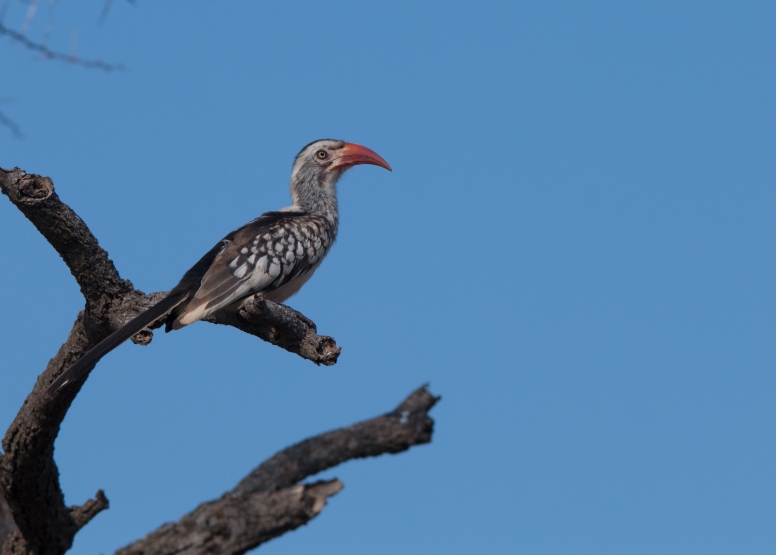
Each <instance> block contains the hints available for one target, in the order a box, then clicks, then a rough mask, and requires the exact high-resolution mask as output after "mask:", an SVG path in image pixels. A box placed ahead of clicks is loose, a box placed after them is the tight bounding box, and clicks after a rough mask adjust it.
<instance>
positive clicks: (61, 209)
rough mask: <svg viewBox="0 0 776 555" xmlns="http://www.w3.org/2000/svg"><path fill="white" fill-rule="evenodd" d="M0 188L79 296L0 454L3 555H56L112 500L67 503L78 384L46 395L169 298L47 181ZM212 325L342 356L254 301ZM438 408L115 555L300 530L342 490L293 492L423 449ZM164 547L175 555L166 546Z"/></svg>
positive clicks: (421, 395)
mask: <svg viewBox="0 0 776 555" xmlns="http://www.w3.org/2000/svg"><path fill="white" fill-rule="evenodd" d="M0 191H1V192H2V193H3V194H5V195H6V196H7V197H8V198H9V199H10V200H11V202H13V204H14V205H15V206H16V207H17V208H19V210H20V211H21V212H22V213H23V214H24V215H25V216H26V217H27V218H28V219H29V220H30V221H31V222H32V223H33V225H35V227H36V228H37V229H38V231H39V232H40V233H41V234H42V235H43V236H44V237H45V238H46V239H47V240H48V241H49V243H50V244H51V245H52V246H53V247H54V249H55V250H56V251H57V253H59V255H60V256H61V257H62V259H63V260H64V261H65V263H66V264H67V266H68V267H69V268H70V271H71V273H72V274H73V276H74V277H75V278H76V281H77V282H78V284H79V286H80V287H81V291H82V292H83V294H84V298H85V299H86V310H84V311H83V312H81V313H80V314H79V315H78V317H77V319H76V321H75V323H74V324H73V328H72V330H71V332H70V334H69V336H68V338H67V341H66V342H65V343H64V344H63V345H62V346H61V347H60V349H59V351H58V352H57V354H56V356H54V358H52V359H51V360H50V361H49V363H48V365H47V367H46V369H45V371H44V372H43V373H42V374H41V375H40V376H39V377H38V380H37V382H36V383H35V386H34V387H33V390H32V392H31V393H30V394H29V396H28V397H27V400H26V401H25V403H24V404H23V405H22V407H21V409H20V410H19V413H18V414H17V416H16V418H15V419H14V421H13V423H12V424H11V426H10V427H9V428H8V431H7V432H6V434H5V437H4V438H3V441H2V446H3V450H4V451H5V453H4V454H3V455H0V497H2V498H4V499H5V501H7V509H8V510H10V513H11V514H12V516H13V525H12V526H13V530H12V532H10V534H8V532H7V531H5V532H3V529H2V528H1V527H0V533H3V534H5V541H4V543H2V553H3V554H12V553H13V554H25V555H28V554H33V553H34V554H36V555H61V554H63V553H64V552H65V551H66V550H67V549H69V548H70V546H71V545H72V541H73V538H74V536H75V534H76V533H77V532H78V530H79V529H80V528H81V527H83V526H84V525H86V524H87V523H88V522H89V521H90V520H91V519H92V518H93V517H94V516H95V515H96V514H98V513H99V512H100V511H102V510H105V509H107V508H108V500H107V499H106V497H105V495H104V493H103V492H102V491H99V492H98V493H97V495H96V498H95V499H92V500H89V501H87V502H86V503H85V504H84V505H82V506H80V507H69V508H68V507H67V506H65V503H64V495H63V493H62V491H61V489H60V487H59V473H58V469H57V467H56V464H55V462H54V458H53V450H54V447H53V446H54V440H55V439H56V436H57V434H58V432H59V427H60V425H61V423H62V421H63V419H64V417H65V415H66V413H67V410H68V409H69V407H70V405H71V403H72V401H73V400H74V399H75V396H76V395H77V394H78V392H79V390H80V388H81V386H82V385H83V382H80V383H74V384H73V385H72V386H71V387H68V388H65V389H63V390H61V391H60V392H59V393H58V394H57V395H56V396H53V397H52V396H49V395H46V394H45V393H44V392H45V390H46V389H47V388H48V387H49V385H50V384H51V383H52V382H53V381H54V380H55V379H56V378H57V377H58V376H59V375H60V374H61V373H62V372H63V371H64V370H65V369H66V368H68V367H69V366H70V365H71V364H73V363H74V362H75V361H76V360H78V359H79V358H80V357H81V356H83V354H84V353H86V351H88V350H89V349H90V348H91V347H93V346H94V345H95V344H96V342H98V341H99V340H101V339H102V338H103V337H105V336H106V335H107V334H109V333H111V332H112V331H114V330H116V329H118V328H119V327H120V326H122V325H123V324H124V323H126V322H127V321H128V320H129V319H130V318H133V317H134V316H136V315H137V314H139V313H141V312H142V311H144V310H146V309H147V308H148V307H149V306H152V305H154V304H156V303H157V302H159V300H160V299H162V298H164V296H165V293H152V294H150V295H145V294H144V293H142V292H141V291H138V290H136V289H134V287H133V286H132V284H131V283H130V282H129V281H127V280H123V279H121V277H120V276H119V274H118V272H117V271H116V268H115V267H114V265H113V262H112V261H111V260H110V259H109V258H108V254H107V253H106V252H105V251H104V250H103V249H102V248H101V247H100V246H99V243H98V242H97V239H96V238H95V237H94V236H93V235H92V233H91V232H90V231H89V228H88V227H87V226H86V224H85V223H84V222H83V220H81V218H79V217H78V216H77V215H76V214H75V212H73V210H72V209H71V208H70V207H69V206H67V205H66V204H64V203H63V202H62V201H61V200H60V199H59V198H58V196H57V195H56V193H55V191H54V185H53V183H52V181H51V179H49V178H47V177H41V176H39V175H28V174H27V173H25V172H24V171H22V170H20V169H18V168H15V169H13V170H3V169H1V168H0ZM211 321H212V322H214V323H218V324H225V325H232V326H233V327H236V328H238V329H240V330H242V331H245V332H247V333H250V334H253V335H256V336H258V337H260V338H262V339H264V340H266V341H269V342H271V343H273V344H275V345H278V346H280V347H282V348H284V349H286V350H288V351H290V352H293V353H296V354H298V355H299V356H302V357H303V358H307V359H309V360H312V361H313V362H316V363H317V364H334V363H335V362H336V360H337V356H338V355H339V352H340V349H339V347H337V345H336V343H335V342H334V340H333V339H332V338H330V337H326V336H319V335H318V334H317V330H316V326H315V324H314V323H313V322H312V321H310V320H309V319H308V318H306V317H305V316H303V315H302V314H300V313H299V312H297V311H295V310H293V309H291V308H288V307H286V306H283V305H279V304H275V303H272V302H270V301H267V300H265V299H263V298H262V297H258V296H257V297H251V298H249V299H246V301H244V302H243V304H242V305H241V307H240V308H239V310H238V311H236V312H232V313H219V314H216V315H215V316H214V318H213V319H212V320H211ZM133 340H135V341H136V342H138V343H141V344H147V343H148V342H150V340H151V331H150V330H147V331H146V330H144V331H143V332H141V333H139V334H137V335H136V336H135V337H134V338H133ZM437 400H438V398H437V397H434V396H433V395H431V394H430V393H429V392H428V391H427V390H426V389H425V387H423V388H421V389H419V390H418V391H416V392H414V393H413V394H412V395H410V396H409V397H408V398H407V399H406V400H405V401H404V402H403V403H402V404H401V405H400V406H399V407H398V408H397V409H395V410H394V411H393V412H391V413H388V414H386V415H384V416H381V417H378V418H374V419H372V420H369V421H366V422H361V423H359V424H355V425H353V426H350V427H348V428H343V429H341V430H336V431H333V432H328V433H325V434H322V435H320V436H317V437H314V438H311V439H308V440H305V441H303V442H301V443H299V444H297V445H294V446H292V447H289V448H288V449H285V450H283V451H281V452H280V453H278V454H276V455H275V456H274V457H272V458H270V459H269V460H268V461H266V462H265V463H264V464H262V465H260V466H259V467H257V468H256V469H255V470H254V471H253V472H251V473H250V474H249V475H248V476H247V477H246V478H245V479H244V480H243V481H242V482H240V484H238V485H237V486H236V487H235V489H234V490H233V491H231V492H229V493H227V494H225V495H224V496H223V497H222V498H221V499H219V500H216V501H213V502H210V503H206V504H203V505H201V506H200V507H198V508H197V509H196V510H195V511H194V512H192V513H190V514H189V515H187V516H186V517H184V518H183V519H182V520H181V521H180V522H179V523H177V524H174V525H166V526H164V527H162V528H160V529H159V530H157V531H156V532H154V533H152V534H151V535H149V536H147V537H146V538H143V539H142V540H139V542H137V543H136V544H133V545H132V546H129V547H127V548H125V550H124V551H122V552H123V553H138V552H143V553H145V554H146V555H151V554H152V553H173V552H174V553H192V554H193V553H205V552H208V553H213V552H214V551H212V549H213V548H214V546H219V547H218V549H219V550H220V551H218V552H229V553H244V552H245V551H247V550H248V549H252V548H253V547H255V546H257V545H259V544H260V543H263V542H265V541H267V540H268V539H270V538H273V537H276V536H278V535H280V534H282V533H284V532H286V531H288V530H292V529H294V528H296V527H298V526H301V525H303V524H305V523H307V522H308V521H309V520H310V519H312V518H313V517H315V515H317V514H318V513H319V512H320V511H321V510H323V507H324V506H325V501H326V499H327V498H328V497H330V496H331V495H334V494H335V493H337V492H338V491H339V490H340V489H341V488H342V484H341V483H340V482H339V481H337V480H333V481H330V482H319V483H315V484H307V485H298V482H299V481H301V480H303V479H304V478H306V477H307V476H311V475H313V474H315V473H317V472H320V471H321V470H324V469H326V468H331V467H332V466H336V465H338V464H340V463H342V462H344V461H346V460H349V459H354V458H361V457H369V456H376V455H379V454H382V453H397V452H400V451H404V450H406V449H408V448H409V447H411V446H412V445H418V444H421V443H427V442H429V441H430V440H431V433H432V430H433V421H432V420H431V419H430V418H429V417H428V414H427V413H428V410H429V409H430V408H431V407H432V406H433V405H434V403H436V402H437ZM3 511H5V514H7V510H6V508H5V507H4V506H3V505H0V517H2V516H3V514H4V512H3ZM5 518H6V521H7V517H5ZM2 524H3V521H2V520H0V525H2ZM6 528H8V526H6ZM192 530H194V532H192ZM187 531H188V532H187ZM184 536H186V537H187V538H188V539H185V538H184ZM0 539H2V537H0ZM170 542H173V543H170ZM205 544H207V546H205ZM168 545H169V546H172V545H175V546H177V547H176V548H175V549H174V550H166V549H167V548H166V547H164V546H168ZM139 546H142V548H141V547H139Z"/></svg>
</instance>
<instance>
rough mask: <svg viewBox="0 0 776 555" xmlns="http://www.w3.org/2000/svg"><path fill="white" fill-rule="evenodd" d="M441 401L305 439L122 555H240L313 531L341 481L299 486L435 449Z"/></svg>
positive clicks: (415, 402)
mask: <svg viewBox="0 0 776 555" xmlns="http://www.w3.org/2000/svg"><path fill="white" fill-rule="evenodd" d="M438 400H439V397H435V396H434V395H432V394H431V393H429V391H428V389H426V386H423V387H421V388H420V389H418V390H417V391H414V392H413V393H412V394H410V396H409V397H407V398H406V399H405V400H404V401H403V402H402V403H401V404H400V405H399V406H398V407H397V408H396V409H395V410H393V411H392V412H389V413H388V414H384V415H383V416H378V417H377V418H373V419H371V420H365V421H364V422H359V423H358V424H353V425H352V426H348V427H347V428H341V429H339V430H334V431H331V432H327V433H325V434H321V435H319V436H315V437H312V438H310V439H306V440H304V441H302V442H300V443H297V444H296V445H292V446H291V447H288V448H286V449H284V450H282V451H280V452H279V453H277V454H275V455H274V456H273V457H271V458H269V459H268V460H266V461H265V462H264V463H262V464H261V465H260V466H258V467H257V468H256V469H254V470H253V471H252V472H251V473H250V474H249V475H248V476H247V477H246V478H245V479H243V480H242V481H241V482H240V483H239V484H237V486H236V487H235V488H234V489H233V490H231V491H229V492H227V493H225V494H224V495H222V496H221V497H220V498H219V499H216V500H214V501H209V502H207V503H203V504H202V505H200V506H199V507H197V508H196V509H194V510H193V511H192V512H190V513H189V514H187V515H185V516H184V517H182V518H181V519H180V520H179V521H178V522H174V523H170V524H165V525H164V526H162V527H161V528H159V529H158V530H156V531H155V532H152V533H151V534H149V535H147V536H145V537H144V538H142V539H140V540H138V541H136V542H134V543H133V544H131V545H128V546H127V547H124V548H122V549H120V550H118V551H117V552H116V555H173V554H175V555H206V554H211V553H230V554H232V555H239V554H241V553H245V552H246V551H248V550H250V549H253V548H255V547H257V546H258V545H260V544H262V543H264V542H266V541H269V540H271V539H272V538H274V537H277V536H279V535H281V534H283V533H285V532H287V531H289V530H293V529H294V528H298V527H299V526H302V525H303V524H307V522H309V521H310V520H311V519H312V518H314V517H315V516H316V515H317V514H318V513H320V512H321V511H322V510H323V508H324V506H325V505H326V498H327V497H330V496H332V495H334V494H335V493H338V492H339V491H340V490H341V489H342V487H343V484H342V482H340V481H339V480H336V479H335V480H330V481H328V482H316V483H314V484H301V485H300V484H298V482H299V481H301V480H303V479H304V478H306V477H308V476H312V475H313V474H317V473H318V472H321V471H322V470H326V469H327V468H332V467H334V466H337V465H339V464H341V463H343V462H345V461H348V460H351V459H358V458H364V457H376V456H378V455H382V454H384V453H399V452H401V451H406V450H407V449H409V448H410V447H412V446H413V445H420V444H423V443H428V442H430V441H431V434H432V432H433V429H434V421H433V420H432V419H431V418H430V417H429V416H428V411H429V410H431V407H433V406H434V405H435V404H436V402H437V401H438Z"/></svg>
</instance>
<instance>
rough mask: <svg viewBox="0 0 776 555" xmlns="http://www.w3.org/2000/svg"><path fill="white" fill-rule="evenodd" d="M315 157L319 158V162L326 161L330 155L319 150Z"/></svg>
mask: <svg viewBox="0 0 776 555" xmlns="http://www.w3.org/2000/svg"><path fill="white" fill-rule="evenodd" d="M315 155H316V156H317V157H318V159H319V160H326V158H328V157H329V153H328V152H326V151H325V150H319V151H318V152H316V153H315Z"/></svg>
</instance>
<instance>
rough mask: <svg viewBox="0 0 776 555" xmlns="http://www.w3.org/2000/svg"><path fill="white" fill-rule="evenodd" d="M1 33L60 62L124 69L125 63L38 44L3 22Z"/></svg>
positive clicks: (93, 67)
mask: <svg viewBox="0 0 776 555" xmlns="http://www.w3.org/2000/svg"><path fill="white" fill-rule="evenodd" d="M0 35H5V36H7V37H9V38H10V39H11V40H13V41H16V42H18V43H20V44H22V45H24V46H25V47H27V48H29V49H30V50H33V51H35V52H38V53H39V54H40V55H41V56H43V57H44V58H46V59H49V60H59V61H60V62H66V63H68V64H74V65H77V66H81V67H85V68H89V69H101V70H103V71H121V70H123V69H124V65H123V64H108V63H106V62H103V61H102V60H83V59H81V58H78V57H77V56H73V55H70V54H63V53H61V52H54V51H53V50H51V49H49V48H48V47H46V46H44V45H42V44H38V43H37V42H33V41H31V40H30V39H28V38H27V37H25V36H24V35H23V34H22V33H20V32H18V31H14V30H13V29H9V28H8V27H6V26H5V25H3V24H2V23H0Z"/></svg>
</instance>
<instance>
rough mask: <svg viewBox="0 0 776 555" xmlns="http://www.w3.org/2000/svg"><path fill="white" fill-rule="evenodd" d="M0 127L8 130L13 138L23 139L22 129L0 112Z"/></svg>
mask: <svg viewBox="0 0 776 555" xmlns="http://www.w3.org/2000/svg"><path fill="white" fill-rule="evenodd" d="M0 125H2V126H3V127H7V128H8V129H10V130H11V133H12V134H13V136H14V137H15V138H17V139H21V138H22V137H24V135H22V128H21V127H19V124H17V123H16V122H15V121H14V120H12V119H11V118H9V117H8V116H6V115H5V114H4V113H3V112H0Z"/></svg>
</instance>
